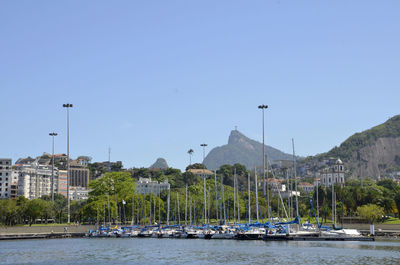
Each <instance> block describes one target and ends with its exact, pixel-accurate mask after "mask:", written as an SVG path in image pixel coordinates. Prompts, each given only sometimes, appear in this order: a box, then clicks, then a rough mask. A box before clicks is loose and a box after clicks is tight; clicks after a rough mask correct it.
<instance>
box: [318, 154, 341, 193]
mask: <svg viewBox="0 0 400 265" xmlns="http://www.w3.org/2000/svg"><path fill="white" fill-rule="evenodd" d="M320 178H321V184H322V185H324V186H325V187H328V186H332V184H333V183H337V184H339V185H341V186H344V166H343V162H342V160H340V159H338V160H336V162H335V163H334V165H333V166H331V167H327V168H325V169H324V170H323V171H322V172H321V177H320Z"/></svg>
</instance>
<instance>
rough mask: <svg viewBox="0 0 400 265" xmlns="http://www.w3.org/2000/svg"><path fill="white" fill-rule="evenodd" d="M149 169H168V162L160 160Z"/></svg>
mask: <svg viewBox="0 0 400 265" xmlns="http://www.w3.org/2000/svg"><path fill="white" fill-rule="evenodd" d="M149 169H168V164H167V161H166V160H165V159H164V158H158V159H157V161H156V162H154V164H153V165H151V166H150V167H149Z"/></svg>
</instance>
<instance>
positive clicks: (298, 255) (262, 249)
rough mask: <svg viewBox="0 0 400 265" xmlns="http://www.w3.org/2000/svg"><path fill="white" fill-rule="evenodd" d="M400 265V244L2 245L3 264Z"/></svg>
mask: <svg viewBox="0 0 400 265" xmlns="http://www.w3.org/2000/svg"><path fill="white" fill-rule="evenodd" d="M216 263H218V264H353V265H354V264H379V265H383V264H400V242H293V241H286V242H264V241H236V240H204V239H156V238H154V239H152V238H87V239H86V238H78V239H48V240H15V241H0V264H96V265H100V264H216Z"/></svg>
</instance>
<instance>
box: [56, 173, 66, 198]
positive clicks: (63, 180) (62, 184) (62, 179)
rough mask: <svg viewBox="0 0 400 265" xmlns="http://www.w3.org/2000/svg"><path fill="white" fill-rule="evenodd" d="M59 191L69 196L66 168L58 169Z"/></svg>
mask: <svg viewBox="0 0 400 265" xmlns="http://www.w3.org/2000/svg"><path fill="white" fill-rule="evenodd" d="M57 193H58V194H61V195H63V196H65V197H67V171H66V170H59V171H58V178H57Z"/></svg>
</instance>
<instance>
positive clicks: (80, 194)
mask: <svg viewBox="0 0 400 265" xmlns="http://www.w3.org/2000/svg"><path fill="white" fill-rule="evenodd" d="M69 195H70V198H71V200H72V201H81V200H87V199H89V190H88V189H86V188H84V187H79V186H78V187H69Z"/></svg>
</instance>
